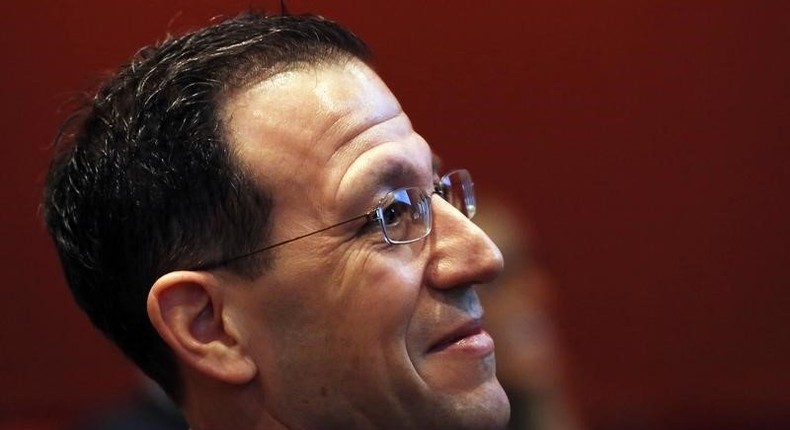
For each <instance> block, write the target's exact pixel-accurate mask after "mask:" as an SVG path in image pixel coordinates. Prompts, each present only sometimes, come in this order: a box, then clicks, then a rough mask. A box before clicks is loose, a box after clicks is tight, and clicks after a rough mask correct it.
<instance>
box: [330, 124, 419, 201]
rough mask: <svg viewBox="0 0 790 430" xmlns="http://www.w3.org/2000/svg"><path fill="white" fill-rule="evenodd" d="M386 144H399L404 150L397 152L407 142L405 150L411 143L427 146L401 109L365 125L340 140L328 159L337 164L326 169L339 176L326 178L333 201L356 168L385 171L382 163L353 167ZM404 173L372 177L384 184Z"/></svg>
mask: <svg viewBox="0 0 790 430" xmlns="http://www.w3.org/2000/svg"><path fill="white" fill-rule="evenodd" d="M387 144H398V145H401V147H403V149H404V151H399V152H408V151H406V149H407V147H406V145H409V147H408V149H411V145H415V144H416V145H420V144H423V145H425V146H426V148H427V143H425V142H424V141H423V140H422V138H421V137H420V136H419V135H418V134H417V133H416V132H415V131H414V130H413V129H412V127H411V122H410V121H409V118H408V117H407V116H406V114H405V113H403V112H402V111H400V112H399V113H398V114H397V115H395V116H393V117H391V118H388V119H386V120H384V121H382V122H380V123H378V124H375V125H373V126H371V127H367V128H365V129H364V130H362V132H361V133H358V134H357V135H356V136H355V137H354V138H352V139H349V140H346V141H344V142H343V143H342V144H341V145H340V146H339V148H338V150H337V151H336V152H335V153H334V154H333V155H332V157H331V159H330V163H332V164H335V165H337V166H338V167H337V168H335V169H329V171H334V172H337V173H338V174H339V175H340V177H339V178H337V179H336V180H330V181H328V184H331V185H330V186H333V187H334V193H333V198H334V201H337V200H338V194H340V193H341V191H342V190H344V189H345V183H346V182H347V181H349V180H351V179H352V178H354V177H357V176H358V175H359V174H358V172H359V171H360V170H363V171H364V170H368V171H371V170H372V171H373V172H376V173H379V171H381V170H385V169H383V167H384V166H381V167H382V168H376V169H369V168H368V169H366V168H365V167H364V166H356V164H357V161H358V160H359V159H360V158H362V157H364V156H365V155H367V154H368V153H369V152H370V151H371V150H373V149H375V148H376V147H379V146H382V145H387ZM428 152H430V149H428ZM398 160H400V161H398V164H407V163H404V162H403V160H401V159H400V158H399V159H398ZM382 161H383V162H384V163H388V164H390V163H395V162H396V161H397V160H394V159H392V157H387V158H385V159H383V160H382ZM409 170H412V171H413V170H415V169H414V168H411V167H410V168H409ZM411 173H417V172H411ZM404 174H405V172H401V174H400V175H398V174H396V173H394V172H392V171H391V169H390V172H389V173H388V175H387V176H388V177H380V175H377V178H376V180H377V183H380V184H384V183H387V182H391V181H394V180H397V178H398V177H401V178H402V177H403V176H404ZM383 181H386V182H383Z"/></svg>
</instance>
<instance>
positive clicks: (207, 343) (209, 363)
mask: <svg viewBox="0 0 790 430" xmlns="http://www.w3.org/2000/svg"><path fill="white" fill-rule="evenodd" d="M222 306H223V296H222V285H221V282H220V281H219V279H217V278H216V277H215V276H214V275H212V274H211V273H208V272H191V271H178V272H170V273H168V274H166V275H164V276H162V277H161V278H159V279H157V281H156V282H155V283H154V285H153V287H151V291H150V292H149V293H148V318H149V319H150V320H151V323H152V324H153V326H154V328H155V329H156V330H157V331H158V332H159V335H160V336H162V339H164V341H165V342H166V343H167V344H168V345H169V346H170V348H171V349H172V350H173V352H174V353H175V354H176V356H177V357H178V358H179V359H180V361H182V362H183V363H184V364H185V365H187V366H189V367H192V368H194V369H196V370H197V371H198V372H200V373H202V374H204V375H207V376H209V377H211V378H212V379H216V380H219V381H223V382H226V383H229V384H245V383H247V382H249V381H251V380H252V378H253V377H254V376H255V374H256V373H257V369H256V366H255V364H254V362H253V361H252V359H251V358H250V357H248V356H247V355H245V352H244V349H243V348H242V347H241V343H240V342H239V341H238V337H237V334H236V331H235V330H234V328H233V327H232V326H231V324H232V323H231V322H230V321H229V320H228V319H226V318H223V307H222Z"/></svg>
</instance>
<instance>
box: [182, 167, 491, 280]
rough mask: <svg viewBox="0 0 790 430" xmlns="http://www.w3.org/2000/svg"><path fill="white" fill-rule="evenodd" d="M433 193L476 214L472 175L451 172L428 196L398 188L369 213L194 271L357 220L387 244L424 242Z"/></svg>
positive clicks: (414, 189) (415, 189)
mask: <svg viewBox="0 0 790 430" xmlns="http://www.w3.org/2000/svg"><path fill="white" fill-rule="evenodd" d="M434 194H438V195H439V196H440V197H442V198H443V199H444V200H446V201H447V202H448V203H450V204H451V205H453V207H455V208H456V209H458V210H459V211H460V212H461V213H463V214H464V215H465V216H466V217H467V218H470V219H471V218H472V217H473V216H474V215H475V212H476V211H477V202H476V199H475V192H474V183H473V182H472V176H471V175H470V174H469V171H467V170H466V169H458V170H453V171H451V172H450V173H447V174H446V175H444V176H442V177H441V178H439V180H438V181H437V182H436V183H434V189H433V191H432V192H430V193H429V192H426V191H425V190H423V189H422V188H419V187H404V188H398V189H395V190H392V191H390V192H388V193H387V194H386V195H384V197H383V198H382V199H381V200H380V201H379V204H378V205H376V208H375V209H373V210H372V211H370V212H367V213H364V214H362V215H358V216H355V217H353V218H350V219H347V220H345V221H341V222H339V223H337V224H332V225H330V226H328V227H324V228H322V229H320V230H316V231H312V232H310V233H306V234H303V235H301V236H297V237H294V238H291V239H288V240H284V241H282V242H277V243H275V244H273V245H268V246H266V247H264V248H260V249H256V250H254V251H251V252H248V253H246V254H242V255H239V256H236V257H232V258H229V259H226V260H222V261H219V262H216V263H208V264H204V265H201V266H199V267H197V268H196V270H207V269H211V268H215V267H219V266H224V265H226V264H228V263H231V262H233V261H236V260H241V259H242V258H247V257H250V256H252V255H255V254H259V253H261V252H264V251H268V250H270V249H272V248H276V247H278V246H282V245H285V244H288V243H291V242H295V241H297V240H299V239H304V238H306V237H309V236H313V235H315V234H318V233H321V232H324V231H327V230H329V229H332V228H335V227H339V226H341V225H344V224H348V223H350V222H354V221H358V220H360V219H367V221H368V222H378V224H379V226H380V227H381V231H382V232H383V233H384V240H385V241H386V242H387V243H389V244H391V245H402V244H407V243H413V242H416V241H418V240H420V239H424V238H425V237H427V236H428V235H429V234H430V233H431V227H432V224H433V222H432V215H433V212H432V210H431V197H433V195H434Z"/></svg>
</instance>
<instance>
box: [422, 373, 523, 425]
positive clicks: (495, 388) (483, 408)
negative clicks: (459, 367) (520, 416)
mask: <svg viewBox="0 0 790 430" xmlns="http://www.w3.org/2000/svg"><path fill="white" fill-rule="evenodd" d="M448 403H449V405H448V404H446V406H448V407H447V408H446V410H445V411H443V413H438V411H437V413H435V414H434V416H433V417H432V418H433V420H434V423H435V425H433V426H430V427H425V428H435V429H447V430H498V429H505V428H507V424H508V421H509V420H510V402H509V401H508V398H507V395H506V394H505V391H504V389H502V386H501V385H500V384H499V381H497V380H496V378H492V379H491V380H489V381H486V382H485V383H483V384H481V385H479V386H478V387H477V388H476V389H475V390H473V391H471V392H467V393H464V394H460V393H456V394H455V395H454V396H453V399H452V400H451V401H449V402H448Z"/></svg>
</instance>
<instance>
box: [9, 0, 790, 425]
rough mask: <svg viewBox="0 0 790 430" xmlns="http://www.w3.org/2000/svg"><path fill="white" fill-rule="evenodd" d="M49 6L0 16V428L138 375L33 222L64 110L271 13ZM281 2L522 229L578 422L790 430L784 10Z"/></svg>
mask: <svg viewBox="0 0 790 430" xmlns="http://www.w3.org/2000/svg"><path fill="white" fill-rule="evenodd" d="M45 3H46V2H28V1H22V0H12V1H5V2H3V3H2V5H0V12H2V13H0V20H2V26H0V28H2V31H3V37H2V41H0V43H2V51H0V52H2V58H3V60H2V61H3V68H2V72H0V73H2V79H0V86H1V88H2V95H3V96H4V103H3V105H2V116H0V120H2V133H3V137H2V141H1V142H0V151H2V153H1V154H2V158H1V160H2V169H1V170H0V175H2V176H0V178H2V181H0V190H2V202H3V210H2V211H0V221H2V222H0V229H2V255H1V256H2V259H0V261H1V262H2V263H0V264H2V274H3V284H4V285H3V286H2V292H3V294H2V301H0V303H2V304H0V306H1V307H2V308H1V309H0V310H1V311H0V348H1V349H0V386H1V387H2V388H3V389H2V390H1V391H0V427H2V426H3V423H9V422H11V421H20V420H21V421H25V422H28V423H35V422H53V423H66V422H68V421H69V420H71V419H73V418H74V417H76V416H79V415H81V414H83V413H85V412H86V411H88V410H90V409H92V408H95V407H96V405H106V404H108V403H109V402H111V401H113V400H114V399H117V398H119V397H121V396H123V394H124V393H125V392H126V391H127V390H128V389H129V387H130V386H131V385H132V384H133V380H134V379H133V373H132V372H131V370H130V367H129V365H128V364H127V363H126V362H125V361H124V360H123V359H122V358H121V357H120V355H119V354H118V353H117V352H115V350H114V349H113V348H112V347H110V346H109V345H108V344H106V343H105V342H104V341H103V340H102V339H101V337H100V336H99V335H98V334H97V333H96V332H95V330H93V329H92V328H91V327H90V326H89V324H88V322H87V319H86V318H85V317H83V316H82V315H81V314H80V313H79V312H78V311H77V309H76V307H75V306H74V305H73V304H72V300H71V298H70V297H69V295H68V293H67V291H66V288H65V286H64V283H63V280H62V277H61V274H60V270H59V268H58V266H57V262H56V258H55V253H54V250H53V249H52V246H51V245H50V243H49V240H48V238H47V237H46V234H45V232H44V229H43V227H42V226H41V221H40V218H39V216H38V213H37V205H38V199H39V195H40V187H41V182H42V178H43V172H44V171H45V169H46V164H47V158H48V154H49V148H48V145H49V142H50V141H51V140H52V138H53V136H54V134H55V130H56V127H57V124H58V123H59V122H60V120H62V118H63V117H64V115H65V112H62V111H60V108H61V107H62V105H63V104H64V103H65V102H66V101H67V100H68V99H69V97H70V96H71V95H73V94H74V91H75V90H78V89H81V88H86V87H89V86H90V85H91V84H92V83H93V82H95V81H96V79H97V78H98V77H99V76H100V75H101V73H102V72H104V71H107V70H112V69H113V68H114V67H115V66H116V65H118V64H120V63H121V62H123V61H124V60H125V59H126V58H127V57H128V56H129V55H131V54H132V53H133V52H135V51H136V49H137V48H139V47H140V46H142V45H144V44H148V43H151V42H153V41H156V40H160V39H162V37H163V36H164V34H165V33H166V32H168V31H170V32H174V33H178V32H180V31H182V30H184V29H188V28H192V27H195V26H196V25H200V24H204V23H206V22H207V20H208V19H209V18H211V17H213V16H216V15H222V14H225V15H228V14H230V15H233V14H235V11H237V10H240V9H243V8H246V7H249V6H251V5H253V6H258V7H260V6H263V7H270V8H271V7H273V6H274V3H275V2H268V3H267V2H254V1H251V0H249V1H223V2H218V1H208V0H200V1H198V0H191V1H184V0H181V1H171V2H167V3H166V2H158V1H153V0H150V1H137V2H124V3H121V2H101V1H98V0H83V1H65V2H54V1H53V2H49V3H50V4H45ZM289 3H290V5H291V8H292V9H293V10H294V11H297V12H301V11H308V10H311V11H316V12H319V13H321V14H323V15H326V16H328V17H330V18H333V19H336V20H338V21H340V22H342V23H344V24H345V25H347V26H348V27H350V28H351V29H353V30H354V31H355V32H357V33H358V34H359V35H361V36H362V37H363V38H365V39H366V40H367V41H368V42H369V44H370V45H371V46H372V47H373V49H374V51H375V52H376V54H377V58H378V59H377V64H378V67H379V69H380V71H381V74H382V75H383V76H384V78H385V80H386V81H387V82H388V83H389V84H390V86H391V88H392V89H393V91H394V92H395V94H396V95H398V97H399V98H400V99H401V102H402V104H403V105H404V107H405V108H406V110H407V112H409V114H410V116H411V117H412V120H413V122H414V124H415V126H416V127H417V129H418V130H419V131H420V132H421V133H422V134H423V135H424V136H425V137H426V138H427V139H428V140H429V141H430V142H431V143H432V145H433V146H434V148H435V149H436V150H437V151H438V152H439V153H440V154H441V155H442V156H443V158H444V159H445V160H446V164H447V165H448V166H459V165H463V166H465V167H468V168H469V169H470V170H472V172H473V173H474V174H475V177H476V182H477V186H478V189H479V190H480V191H479V192H480V193H496V194H498V195H500V196H502V197H503V198H505V199H506V200H507V201H509V202H511V203H512V204H513V205H515V206H516V207H517V209H518V211H519V213H520V214H521V215H522V216H524V217H525V219H528V220H529V222H530V224H531V226H532V227H533V229H534V231H535V233H534V236H535V237H534V239H535V247H536V250H537V254H538V258H539V259H540V261H541V262H542V263H543V264H544V266H546V267H547V269H548V270H549V271H550V272H551V273H552V274H553V275H554V277H555V278H556V280H557V284H558V287H559V291H558V296H559V309H558V312H559V314H558V317H559V324H560V329H561V331H560V333H561V335H562V337H563V342H564V345H565V346H566V348H567V350H568V352H569V355H570V360H571V363H572V368H571V372H572V380H573V381H574V388H575V392H576V394H577V397H578V399H579V404H580V406H581V411H582V413H583V417H584V419H585V421H586V422H587V423H588V424H589V425H590V426H591V427H592V428H595V429H611V428H627V427H628V426H630V425H636V424H640V426H641V427H640V428H680V429H697V428H733V429H735V428H780V427H782V426H790V395H789V394H788V392H787V391H788V389H790V365H789V364H788V363H790V330H789V329H788V323H790V321H788V319H789V318H788V316H790V311H788V309H790V274H789V273H788V272H789V271H790V222H789V221H788V219H790V199H788V197H787V195H788V192H787V190H788V186H789V185H790V169H788V168H786V165H787V164H788V162H790V131H789V130H788V128H789V127H790V50H789V48H788V46H790V6H788V5H786V2H783V1H749V2H747V1H684V2H681V1H626V0H622V1H598V2H588V1H582V0H575V1H572V0H551V1H549V0H536V1H525V0H500V1H497V2H483V1H477V2H466V1H433V2H430V1H416V0H409V1H397V2H395V1H380V2H376V1H369V2H342V3H343V4H342V5H341V4H339V3H341V2H331V1H329V0H312V1H310V0H301V1H291V2H289ZM352 3H356V4H353V5H352Z"/></svg>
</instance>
